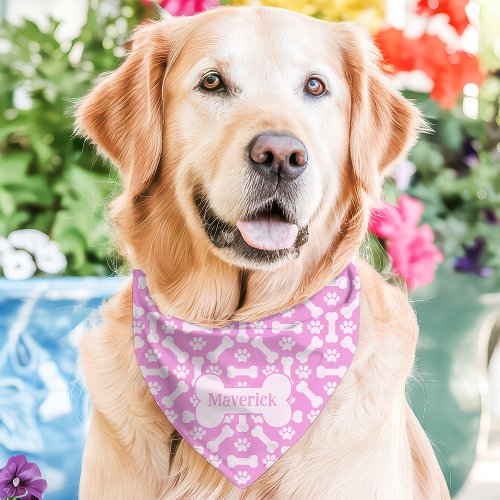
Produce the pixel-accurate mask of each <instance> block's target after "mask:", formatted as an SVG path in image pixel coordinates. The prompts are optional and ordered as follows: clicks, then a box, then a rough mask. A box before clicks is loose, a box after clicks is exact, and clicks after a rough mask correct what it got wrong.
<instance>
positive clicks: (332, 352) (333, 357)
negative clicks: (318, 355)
mask: <svg viewBox="0 0 500 500" xmlns="http://www.w3.org/2000/svg"><path fill="white" fill-rule="evenodd" d="M323 357H324V358H325V359H326V360H327V361H328V362H329V363H335V361H337V359H339V358H340V353H339V352H337V349H327V350H326V352H324V353H323Z"/></svg>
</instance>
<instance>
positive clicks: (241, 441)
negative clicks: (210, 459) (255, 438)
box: [234, 438, 250, 451]
mask: <svg viewBox="0 0 500 500" xmlns="http://www.w3.org/2000/svg"><path fill="white" fill-rule="evenodd" d="M234 446H235V448H236V449H237V450H238V451H247V450H248V448H250V441H248V439H246V438H238V439H237V440H236V443H234Z"/></svg>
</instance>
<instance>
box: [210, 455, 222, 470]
mask: <svg viewBox="0 0 500 500" xmlns="http://www.w3.org/2000/svg"><path fill="white" fill-rule="evenodd" d="M208 461H209V462H210V463H211V464H212V465H213V466H214V467H217V468H219V466H220V464H221V463H222V459H221V458H220V457H219V455H209V456H208Z"/></svg>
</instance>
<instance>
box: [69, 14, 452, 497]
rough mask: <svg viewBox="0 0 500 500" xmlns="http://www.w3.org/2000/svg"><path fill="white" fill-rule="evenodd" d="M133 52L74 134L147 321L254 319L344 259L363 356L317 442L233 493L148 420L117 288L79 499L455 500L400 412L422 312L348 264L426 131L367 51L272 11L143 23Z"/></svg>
mask: <svg viewBox="0 0 500 500" xmlns="http://www.w3.org/2000/svg"><path fill="white" fill-rule="evenodd" d="M129 49H130V50H129V54H128V56H127V58H126V60H125V61H124V62H123V64H122V65H121V66H120V67H119V68H118V69H116V70H115V71H113V72H111V73H110V74H108V75H106V76H105V77H104V78H103V79H101V80H100V81H99V82H97V83H96V85H95V86H94V88H93V89H92V90H91V91H90V93H89V94H88V95H87V96H86V97H84V99H83V100H82V102H81V104H80V105H79V107H78V110H77V130H78V131H79V132H80V133H81V134H83V135H84V136H86V137H88V138H90V139H91V141H92V142H93V143H94V144H95V145H96V146H97V147H98V149H99V151H100V152H101V153H102V154H104V155H106V156H107V157H109V158H110V159H111V160H112V161H113V162H114V164H115V165H116V166H117V167H118V169H119V171H120V173H121V177H122V179H123V189H122V192H121V194H120V195H119V196H118V197H117V198H116V199H115V200H114V202H113V203H112V205H111V207H110V213H111V219H112V220H113V222H114V224H115V227H116V241H117V244H118V245H119V248H120V251H121V252H122V254H123V255H124V256H125V258H126V260H127V261H128V263H129V264H130V265H131V267H134V268H139V269H141V270H143V271H144V272H145V274H146V275H147V278H148V285H149V288H150V290H151V293H152V296H153V298H154V300H155V301H156V303H157V304H158V307H159V309H160V310H161V311H168V312H169V314H172V315H175V316H177V317H180V318H183V319H184V320H186V321H189V322H192V323H195V324H198V325H202V326H203V327H207V328H209V327H223V326H224V325H227V324H228V323H229V322H233V321H244V322H248V321H254V320H257V319H259V318H262V317H267V316H269V315H271V314H274V313H277V312H279V311H284V310H286V309H287V308H289V307H291V306H293V305H295V304H299V303H301V302H303V301H304V300H306V299H307V298H308V297H311V296H312V295H313V294H315V293H316V292H318V290H321V289H322V288H323V287H324V286H325V285H326V284H327V283H329V282H330V281H331V279H332V278H334V277H335V276H337V275H338V274H339V273H340V272H341V271H342V270H343V269H344V268H345V267H346V266H347V265H348V263H349V262H350V261H351V260H352V259H357V266H358V269H359V275H360V279H361V299H360V311H361V313H360V314H361V317H360V326H359V342H358V348H357V351H356V354H355V357H354V360H353V362H352V365H351V366H350V368H349V370H348V371H347V373H346V375H345V377H344V378H343V380H342V382H341V383H340V385H339V386H338V388H337V389H336V391H335V394H334V395H333V396H332V397H331V398H330V399H329V401H328V403H327V405H326V407H325V408H324V409H323V411H322V412H321V413H320V414H319V416H318V417H317V418H316V420H315V422H314V425H311V427H310V428H309V429H308V431H307V432H306V433H305V434H304V436H303V437H302V438H301V439H300V440H299V441H298V442H297V443H296V444H295V445H294V446H292V447H291V448H290V449H289V450H288V451H287V453H286V454H285V455H283V457H282V458H281V459H280V460H278V461H277V462H276V463H275V464H274V465H273V466H272V467H271V468H269V470H267V471H266V472H265V473H264V474H263V475H262V476H261V477H260V478H259V479H258V480H257V481H255V483H254V484H252V485H251V486H250V487H249V488H247V489H244V490H242V489H239V488H237V487H236V486H234V485H233V484H232V483H231V482H230V481H229V480H228V479H227V478H226V477H224V476H223V475H222V474H221V473H219V472H218V471H217V470H215V469H214V468H213V467H212V466H211V465H210V464H209V463H208V462H207V461H206V460H204V459H203V458H202V457H200V456H199V454H198V453H197V452H196V451H195V450H194V449H193V448H192V447H191V446H190V445H189V444H188V443H187V442H185V440H184V439H182V438H181V436H180V435H179V433H178V432H177V431H176V430H175V429H174V427H173V426H172V425H171V423H170V422H169V421H168V420H167V419H166V418H165V415H164V414H163V413H162V411H161V410H160V409H159V407H158V405H157V404H156V402H155V400H154V398H153V397H152V395H151V393H150V391H149V390H148V387H147V385H146V383H145V381H144V378H143V376H142V374H141V372H140V370H139V367H138V364H137V361H136V359H135V353H134V339H133V333H132V326H131V325H132V291H131V286H125V287H124V288H123V289H122V290H121V291H120V292H119V293H118V294H117V295H116V296H114V297H112V298H111V299H110V300H109V301H108V302H107V303H105V304H104V305H103V306H102V308H101V315H102V323H101V324H100V325H99V326H97V327H95V328H93V329H91V330H90V331H88V332H86V333H85V335H84V336H83V338H82V340H81V343H80V363H81V366H82V368H83V372H84V377H85V381H86V385H87V388H88V393H89V396H90V400H91V403H92V413H91V417H90V423H89V428H88V435H87V441H86V446H85V452H84V457H83V466H82V474H81V484H80V498H82V499H83V500H87V499H99V498H102V499H108V498H116V499H120V500H125V499H129V498H130V499H138V498H139V499H153V498H154V499H156V498H164V499H181V498H182V499H197V500H198V499H239V498H255V499H271V498H273V499H287V498H302V499H319V498H321V499H337V498H338V499H350V500H353V499H363V500H365V499H382V500H388V499H398V500H401V499H432V500H435V499H444V498H449V493H448V489H447V486H446V483H445V481H444V478H443V475H442V473H441V470H440V468H439V466H438V463H437V460H436V458H435V455H434V452H433V450H432V446H431V444H430V442H429V440H428V438H427V436H426V434H425V432H424V431H423V429H422V428H421V426H420V424H419V422H418V421H417V419H416V418H415V416H414V415H413V413H412V411H411V409H410V407H409V406H408V404H407V402H406V399H405V383H406V380H407V378H408V377H409V375H410V374H411V371H412V367H413V362H414V356H415V347H416V342H417V337H418V326H417V322H416V318H415V314H414V312H413V310H412V308H411V306H410V305H409V302H408V298H407V295H406V294H405V292H404V291H401V290H400V289H399V288H397V287H394V286H392V285H389V284H388V283H387V282H386V281H385V280H384V279H383V278H382V277H380V276H379V274H377V272H375V271H374V270H373V269H372V268H371V267H370V265H369V264H367V263H366V262H363V260H362V259H361V258H360V257H359V256H358V257H357V255H358V253H359V249H360V246H361V244H362V241H363V239H364V237H365V234H366V231H367V225H368V218H369V213H370V209H371V207H373V206H375V205H376V204H377V203H378V202H379V201H380V198H381V185H382V181H383V178H384V176H386V175H387V174H388V172H389V171H390V167H391V165H393V164H394V163H395V162H396V161H397V160H398V159H399V158H400V157H402V156H403V155H405V154H406V152H407V151H408V149H409V148H410V147H411V146H412V145H413V144H414V142H415V140H416V136H417V133H418V130H419V127H420V126H421V123H422V120H421V117H420V114H419V112H418V110H417V109H416V108H415V107H414V106H413V105H412V104H411V103H410V102H409V101H408V100H406V99H404V98H403V97H402V96H401V94H400V93H399V92H398V91H397V90H395V89H394V87H393V85H392V82H391V80H390V78H389V77H388V76H386V74H385V73H384V72H383V70H382V69H381V60H380V59H381V58H380V54H379V52H378V50H377V49H376V48H375V46H374V44H373V43H372V41H371V40H370V37H369V36H368V35H366V34H365V33H364V32H363V30H362V29H360V28H359V27H357V26H355V25H354V24H351V23H330V22H326V21H323V20H319V19H315V18H310V17H306V16H303V15H301V14H297V13H294V12H290V11H287V10H283V9H278V8H272V7H220V8H216V9H213V10H210V11H207V12H204V13H202V14H198V15H195V16H192V17H179V18H175V17H167V18H165V19H162V20H160V21H154V22H149V23H145V24H142V25H140V26H139V27H138V28H136V30H135V32H134V33H133V36H132V39H131V47H129ZM266 217H267V219H266ZM259 218H260V219H263V220H267V221H270V220H272V221H274V222H273V224H270V225H269V227H268V229H267V230H264V229H262V227H260V229H259V228H257V229H258V230H257V234H253V233H252V231H251V230H249V229H248V227H245V226H244V222H243V224H242V221H245V220H260V219H259ZM292 227H295V228H296V230H295V232H294V231H293V230H291V229H290V228H292ZM254 229H255V227H254ZM259 231H260V233H259ZM266 231H267V233H266ZM268 237H269V238H268ZM273 238H274V239H273ZM275 240H276V241H275ZM278 240H279V241H278ZM270 241H271V243H269V242H270ZM280 242H281V243H280Z"/></svg>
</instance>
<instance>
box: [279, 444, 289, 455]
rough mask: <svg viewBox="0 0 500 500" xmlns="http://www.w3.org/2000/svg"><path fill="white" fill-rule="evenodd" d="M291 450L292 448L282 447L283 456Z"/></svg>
mask: <svg viewBox="0 0 500 500" xmlns="http://www.w3.org/2000/svg"><path fill="white" fill-rule="evenodd" d="M289 449H290V446H282V447H281V454H282V455H284V454H285V453H286V452H287V451H288V450H289Z"/></svg>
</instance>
